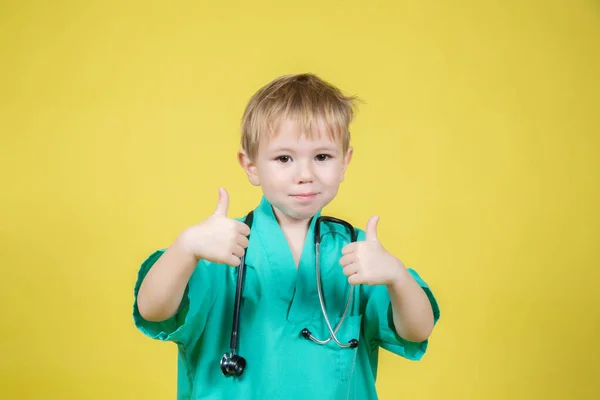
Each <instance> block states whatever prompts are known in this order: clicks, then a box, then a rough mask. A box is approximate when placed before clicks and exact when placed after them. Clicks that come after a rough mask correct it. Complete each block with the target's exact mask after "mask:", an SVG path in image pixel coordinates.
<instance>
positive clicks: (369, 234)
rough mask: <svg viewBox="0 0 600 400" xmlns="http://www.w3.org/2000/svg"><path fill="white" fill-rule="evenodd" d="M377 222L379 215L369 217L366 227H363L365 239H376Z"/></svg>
mask: <svg viewBox="0 0 600 400" xmlns="http://www.w3.org/2000/svg"><path fill="white" fill-rule="evenodd" d="M378 222H379V217H378V216H374V217H371V218H369V221H368V222H367V228H366V229H365V233H366V240H378V238H377V223H378Z"/></svg>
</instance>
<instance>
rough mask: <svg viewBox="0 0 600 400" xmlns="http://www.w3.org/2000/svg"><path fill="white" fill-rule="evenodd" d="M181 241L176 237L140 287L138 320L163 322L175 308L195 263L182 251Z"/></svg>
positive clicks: (193, 257)
mask: <svg viewBox="0 0 600 400" xmlns="http://www.w3.org/2000/svg"><path fill="white" fill-rule="evenodd" d="M181 242H182V240H181V238H178V239H177V240H176V241H175V242H174V243H173V244H172V245H171V246H170V247H169V248H168V249H167V250H166V251H165V252H164V253H163V255H162V256H161V257H160V258H159V259H158V261H157V262H156V264H154V266H153V267H152V268H151V269H150V271H148V274H147V275H146V277H145V279H144V281H143V282H142V285H141V286H140V291H139V294H138V300H137V301H138V308H139V310H140V315H141V316H142V318H144V319H145V320H147V321H151V322H160V321H164V320H166V319H168V318H170V317H172V316H173V315H174V314H175V313H176V312H177V309H178V308H179V304H180V303H181V300H182V298H183V294H184V292H185V288H186V286H187V284H188V282H189V280H190V277H191V276H192V273H193V272H194V270H195V268H196V264H197V262H198V260H197V259H196V257H195V256H193V255H192V254H190V253H188V252H187V251H186V250H185V249H184V248H183V246H182V243H181Z"/></svg>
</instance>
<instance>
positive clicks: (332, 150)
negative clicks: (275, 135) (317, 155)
mask: <svg viewBox="0 0 600 400" xmlns="http://www.w3.org/2000/svg"><path fill="white" fill-rule="evenodd" d="M337 150H338V149H337V148H336V147H333V146H332V147H319V148H316V149H315V150H314V151H315V152H322V151H325V152H331V153H333V152H337ZM272 151H273V152H287V153H294V152H295V151H294V150H293V149H290V148H288V147H276V148H274V149H273V150H272Z"/></svg>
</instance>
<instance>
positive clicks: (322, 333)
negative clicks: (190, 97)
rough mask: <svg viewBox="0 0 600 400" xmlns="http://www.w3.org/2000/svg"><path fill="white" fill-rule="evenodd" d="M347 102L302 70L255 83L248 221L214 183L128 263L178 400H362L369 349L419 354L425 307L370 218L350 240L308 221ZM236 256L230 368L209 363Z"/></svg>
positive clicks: (373, 361)
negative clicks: (199, 203)
mask: <svg viewBox="0 0 600 400" xmlns="http://www.w3.org/2000/svg"><path fill="white" fill-rule="evenodd" d="M353 102H354V99H353V98H351V97H346V96H344V95H343V94H342V93H341V92H340V91H339V90H338V89H337V88H335V87H333V86H332V85H330V84H328V83H327V82H324V81H323V80H321V79H319V78H318V77H316V76H314V75H311V74H301V75H291V76H284V77H280V78H278V79H275V80H274V81H273V82H271V83H269V84H268V85H266V86H264V87H263V88H261V89H260V90H259V91H258V92H257V93H256V94H255V95H254V96H253V97H252V98H251V100H250V102H249V103H248V105H247V107H246V110H245V113H244V116H243V119H242V149H241V150H240V151H239V153H238V161H239V163H240V165H241V166H242V168H243V169H244V171H245V172H246V174H247V176H248V179H249V181H250V183H251V184H252V185H255V186H260V187H261V189H262V191H263V198H262V200H261V202H260V204H259V205H258V207H257V208H256V209H254V210H253V212H252V222H251V223H250V222H248V224H249V225H250V226H248V225H247V224H245V223H243V222H242V221H243V219H237V220H234V219H231V218H228V216H227V208H228V204H229V198H228V195H227V192H226V191H225V190H224V189H219V200H218V204H217V207H216V210H215V212H214V214H213V215H211V216H209V217H208V218H207V219H206V220H204V221H203V222H201V223H200V224H198V225H194V226H191V227H189V228H186V229H185V230H183V232H182V233H181V234H180V235H179V236H178V237H177V239H176V240H175V241H174V243H173V244H172V245H171V246H170V247H169V248H167V249H166V250H161V251H157V252H155V253H154V254H152V255H151V256H150V257H149V258H148V259H147V260H146V261H145V262H144V263H143V264H142V267H141V269H140V272H139V276H138V280H137V283H136V285H135V291H134V293H135V296H136V297H135V303H134V321H135V323H136V326H137V327H138V328H139V329H140V330H141V331H142V332H144V333H145V334H146V335H148V336H150V337H152V338H156V339H160V340H163V341H171V342H174V343H176V344H177V346H178V350H179V351H178V361H179V363H178V367H179V371H178V376H179V378H178V399H200V398H202V399H224V398H228V397H232V398H235V399H236V400H242V399H284V398H285V399H296V398H298V399H300V398H301V399H307V398H308V399H348V398H351V399H361V400H363V399H375V398H377V394H376V390H375V378H376V374H377V360H378V349H379V347H383V348H384V349H387V350H389V351H391V352H393V353H396V354H398V355H400V356H403V357H405V358H408V359H411V360H418V359H420V358H421V357H422V355H423V354H424V353H425V350H426V348H427V338H428V337H429V335H430V333H431V331H432V329H433V326H434V324H435V322H436V321H437V319H438V318H439V309H438V306H437V303H436V301H435V298H434V297H433V294H432V292H431V291H430V289H429V288H428V286H427V284H426V283H425V282H423V281H422V280H421V279H420V278H419V276H418V275H417V273H416V272H414V271H413V270H409V269H407V268H406V267H405V266H404V265H403V264H402V262H401V261H400V260H399V259H397V258H396V257H394V256H393V255H391V254H390V253H388V252H387V251H386V250H385V249H384V247H383V246H382V244H381V243H380V242H379V240H378V238H377V232H376V229H377V220H378V219H377V217H373V218H371V219H370V220H369V221H368V223H367V226H366V230H365V231H362V230H360V229H356V231H355V232H356V234H357V235H358V240H357V241H356V242H352V243H351V240H350V239H349V238H351V237H352V233H353V232H352V231H348V230H347V229H346V228H345V227H344V225H342V224H339V223H334V222H331V221H326V222H321V223H320V224H319V225H318V226H316V222H317V218H318V217H319V216H320V213H321V209H322V208H323V207H325V206H326V205H327V204H329V203H330V202H331V201H332V200H333V198H334V197H335V195H336V194H337V191H338V188H339V185H340V184H341V182H342V181H343V178H344V173H345V171H346V168H347V166H348V164H349V163H350V160H351V158H352V148H351V147H350V145H349V142H350V133H349V129H348V127H349V124H350V122H351V121H352V119H353V116H354V112H353V107H354V104H353ZM315 229H317V232H319V231H320V232H319V233H320V234H319V237H320V238H322V239H321V242H320V245H319V246H318V247H317V246H316V245H315V240H313V238H314V235H315ZM317 250H319V252H317ZM316 252H317V253H316ZM317 254H318V255H319V256H318V260H319V264H317V263H316V255H317ZM242 259H243V260H244V263H243V265H245V278H244V279H245V281H244V284H243V296H242V299H243V302H242V304H241V308H240V310H239V318H240V320H239V329H240V330H239V337H238V339H239V341H238V345H237V348H236V349H234V350H235V351H236V352H237V354H239V355H243V358H244V360H246V362H247V365H246V366H245V368H244V369H243V371H237V372H238V373H237V375H238V376H234V377H231V376H224V374H225V372H227V371H228V370H227V369H226V368H225V370H223V369H222V368H221V366H220V365H219V363H220V362H221V358H222V356H223V353H227V352H228V350H229V349H230V338H231V332H232V326H233V323H232V318H233V315H234V299H235V297H236V288H237V278H238V274H237V271H238V268H232V267H237V266H239V265H240V264H241V260H242ZM317 269H319V271H318V272H319V273H317V271H316V270H317ZM317 277H319V278H320V280H317ZM350 285H351V286H350ZM349 288H352V289H349ZM350 290H351V291H350ZM349 293H351V294H353V297H352V298H350V300H351V301H348V294H349ZM321 295H323V296H324V297H323V298H321ZM347 305H348V306H349V307H347ZM344 311H346V312H344ZM325 316H327V317H328V318H327V319H326V318H325ZM340 320H341V322H342V323H341V325H339V326H338V322H340ZM328 325H329V326H328ZM332 333H333V335H332ZM328 338H331V339H329V340H328ZM223 357H224V358H226V357H225V356H223ZM222 362H225V363H226V364H227V362H228V361H227V360H225V361H222ZM240 372H241V374H240ZM234 375H235V374H234Z"/></svg>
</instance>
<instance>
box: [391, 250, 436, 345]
mask: <svg viewBox="0 0 600 400" xmlns="http://www.w3.org/2000/svg"><path fill="white" fill-rule="evenodd" d="M398 263H399V265H398V276H397V278H396V279H394V280H393V281H392V283H390V284H388V285H386V286H387V290H388V293H389V295H390V300H391V303H392V311H393V315H394V326H395V327H396V332H397V333H398V335H399V336H400V337H402V338H404V339H405V340H408V341H411V342H423V341H425V340H426V339H427V338H428V337H429V335H430V334H431V332H432V330H433V310H432V308H431V303H430V302H429V299H428V298H427V294H426V293H425V291H424V290H423V289H422V288H421V286H419V284H418V283H417V282H416V281H415V280H414V279H413V278H412V276H411V275H410V273H409V272H408V270H407V269H406V267H405V266H404V265H403V264H402V262H400V260H398Z"/></svg>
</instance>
